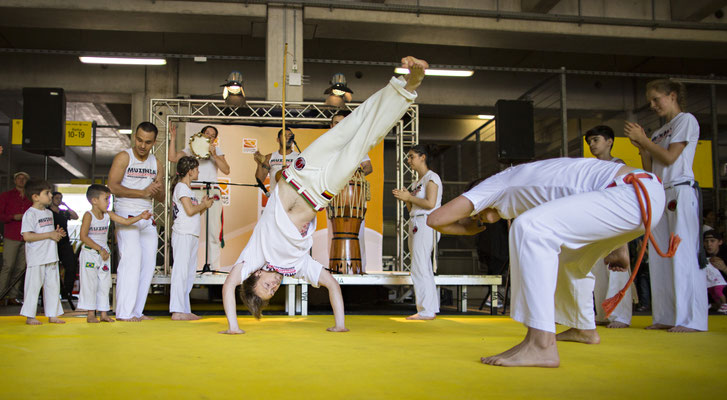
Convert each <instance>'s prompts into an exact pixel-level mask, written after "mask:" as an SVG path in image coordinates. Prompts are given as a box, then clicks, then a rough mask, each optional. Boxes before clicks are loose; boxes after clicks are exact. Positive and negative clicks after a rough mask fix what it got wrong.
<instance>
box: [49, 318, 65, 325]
mask: <svg viewBox="0 0 727 400" xmlns="http://www.w3.org/2000/svg"><path fill="white" fill-rule="evenodd" d="M48 322H50V323H51V324H65V323H66V321H64V320H62V319H60V318H58V317H49V318H48Z"/></svg>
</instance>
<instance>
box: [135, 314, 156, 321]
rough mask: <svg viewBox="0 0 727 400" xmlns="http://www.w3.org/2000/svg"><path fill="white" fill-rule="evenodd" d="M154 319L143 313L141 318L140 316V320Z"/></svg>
mask: <svg viewBox="0 0 727 400" xmlns="http://www.w3.org/2000/svg"><path fill="white" fill-rule="evenodd" d="M153 319H154V318H153V317H149V316H146V315H142V316H141V318H139V321H151V320H153Z"/></svg>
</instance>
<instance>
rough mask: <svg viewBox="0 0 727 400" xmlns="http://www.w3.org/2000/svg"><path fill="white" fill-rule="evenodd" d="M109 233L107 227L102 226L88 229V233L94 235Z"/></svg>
mask: <svg viewBox="0 0 727 400" xmlns="http://www.w3.org/2000/svg"><path fill="white" fill-rule="evenodd" d="M108 231H109V227H108V225H104V226H91V227H89V228H88V233H94V234H102V233H107V232H108Z"/></svg>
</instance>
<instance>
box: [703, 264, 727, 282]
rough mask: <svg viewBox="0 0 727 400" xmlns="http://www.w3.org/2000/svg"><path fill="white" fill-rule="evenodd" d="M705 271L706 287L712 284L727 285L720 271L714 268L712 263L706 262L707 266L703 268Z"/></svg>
mask: <svg viewBox="0 0 727 400" xmlns="http://www.w3.org/2000/svg"><path fill="white" fill-rule="evenodd" d="M705 270H706V272H707V287H708V288H711V287H713V286H725V285H727V282H725V280H724V277H723V276H722V273H720V272H719V270H718V269H717V268H715V267H714V266H713V265H712V264H707V267H706V268H705Z"/></svg>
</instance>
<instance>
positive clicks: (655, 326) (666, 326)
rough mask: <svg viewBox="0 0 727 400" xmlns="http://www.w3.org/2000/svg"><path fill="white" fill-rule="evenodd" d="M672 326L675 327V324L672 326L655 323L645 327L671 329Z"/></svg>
mask: <svg viewBox="0 0 727 400" xmlns="http://www.w3.org/2000/svg"><path fill="white" fill-rule="evenodd" d="M671 328H673V326H671V325H664V324H653V325H649V326H647V327H646V328H644V329H671Z"/></svg>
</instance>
